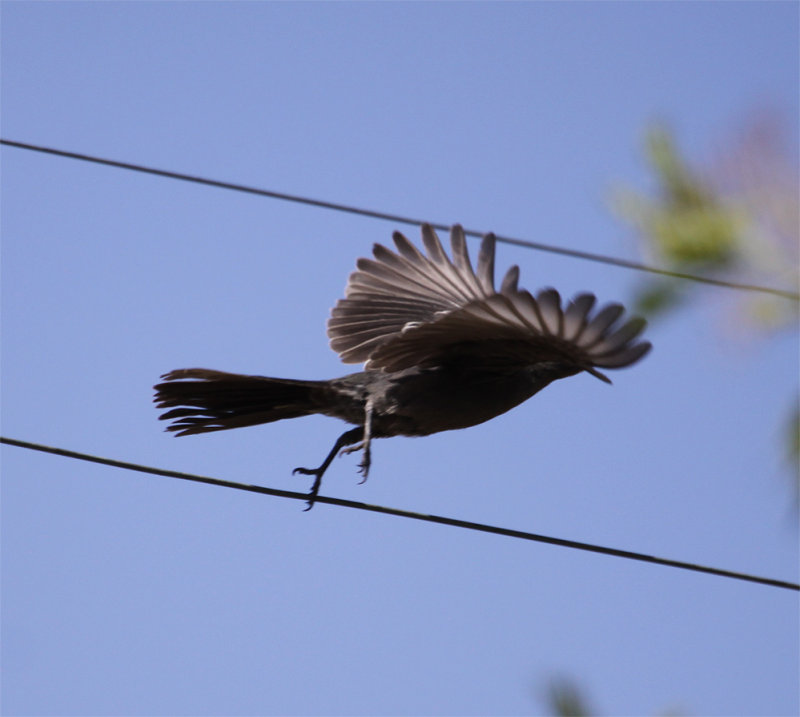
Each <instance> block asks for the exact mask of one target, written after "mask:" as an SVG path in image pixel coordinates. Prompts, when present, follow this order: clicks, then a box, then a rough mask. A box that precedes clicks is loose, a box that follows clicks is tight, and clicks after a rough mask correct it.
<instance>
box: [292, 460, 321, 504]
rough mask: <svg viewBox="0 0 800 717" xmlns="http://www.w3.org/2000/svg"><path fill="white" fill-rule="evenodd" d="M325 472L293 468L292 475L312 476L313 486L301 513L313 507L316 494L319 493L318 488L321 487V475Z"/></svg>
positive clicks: (317, 469)
mask: <svg viewBox="0 0 800 717" xmlns="http://www.w3.org/2000/svg"><path fill="white" fill-rule="evenodd" d="M324 472H325V471H324V470H323V469H320V468H295V469H294V470H293V471H292V475H293V476H295V475H298V474H300V475H304V476H314V485H312V486H311V490H310V491H309V493H308V505H307V506H306V507H305V508H303V512H306V511H309V510H311V509H312V508H313V507H314V502H315V501H316V499H317V494H318V493H319V487H320V485H322V474H323V473H324Z"/></svg>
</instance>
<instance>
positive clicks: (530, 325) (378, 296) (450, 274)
mask: <svg viewBox="0 0 800 717" xmlns="http://www.w3.org/2000/svg"><path fill="white" fill-rule="evenodd" d="M393 238H394V243H395V245H396V247H397V251H396V252H393V251H391V250H390V249H387V248H386V247H384V246H381V245H380V244H376V245H375V247H374V248H373V254H374V257H375V258H374V259H359V260H358V263H357V270H356V271H355V272H354V273H353V274H351V275H350V278H349V280H348V283H347V288H346V289H345V298H344V299H341V300H339V302H338V303H337V304H336V306H335V307H334V308H333V311H332V314H331V318H330V319H329V321H328V336H329V337H330V339H331V347H332V348H333V349H334V350H335V351H336V352H338V353H339V354H340V357H341V359H342V361H344V362H345V363H358V362H362V361H364V362H366V368H368V369H383V370H385V371H397V370H400V369H404V368H410V367H412V366H418V365H430V364H435V363H439V362H441V361H442V360H446V359H447V358H448V357H449V358H452V357H453V355H454V354H455V353H456V352H458V354H459V355H461V354H464V353H469V354H472V355H474V356H478V357H481V358H482V359H485V360H486V361H487V362H488V361H497V360H505V361H513V362H514V363H520V364H535V363H538V362H541V361H554V360H555V361H564V362H567V363H569V364H572V365H574V366H575V368H576V369H583V370H587V371H589V372H590V373H592V374H594V375H596V376H598V377H599V378H602V379H604V380H608V379H606V378H605V377H604V376H603V375H602V374H601V373H599V371H597V370H596V367H600V368H622V367H624V366H629V365H631V364H632V363H635V362H636V361H638V360H639V359H640V358H642V357H643V356H644V355H645V354H646V353H647V352H648V350H649V349H650V344H649V343H648V342H646V341H644V342H639V343H636V341H635V339H636V337H637V336H639V334H641V332H642V331H643V330H644V327H645V322H644V320H643V319H637V318H634V319H630V320H628V321H626V322H624V323H621V322H620V321H619V319H620V318H621V316H622V314H623V313H624V309H623V307H622V306H621V305H619V304H608V305H607V306H605V307H603V308H602V309H600V310H599V311H597V312H596V313H594V314H593V313H592V309H593V308H594V305H595V301H596V300H595V297H594V296H593V295H592V294H588V293H584V294H579V295H578V296H576V297H575V298H574V299H572V301H570V302H569V303H567V305H566V306H565V307H562V302H561V297H560V296H559V294H558V292H557V291H555V289H543V290H542V291H540V292H539V293H538V294H537V295H536V297H534V296H532V295H531V294H530V293H529V292H527V291H525V290H524V289H519V288H518V287H517V282H518V280H519V269H518V268H517V267H516V266H513V267H511V268H510V269H509V270H508V272H507V273H506V275H505V277H504V278H503V281H502V282H501V286H500V290H499V291H497V290H495V288H494V248H495V237H494V235H493V234H488V235H486V236H485V237H484V238H483V241H482V243H481V248H480V252H479V254H478V264H477V269H476V270H475V271H473V269H472V265H471V263H470V260H469V254H468V252H467V246H466V239H465V237H464V231H463V229H462V228H461V227H460V226H459V225H455V226H453V228H452V229H451V232H450V241H451V246H452V255H453V259H452V261H451V260H450V259H449V258H448V256H447V254H446V253H445V251H444V249H443V248H442V245H441V243H440V242H439V238H438V237H437V236H436V233H435V232H434V230H433V228H432V227H430V226H429V225H427V224H425V225H423V226H422V240H423V243H424V245H425V248H426V250H427V256H425V255H424V254H422V253H421V252H420V251H419V250H418V249H416V247H414V246H413V244H411V242H409V241H408V239H406V238H405V237H404V236H403V235H402V234H400V233H399V232H395V234H394V236H393Z"/></svg>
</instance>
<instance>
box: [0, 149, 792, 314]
mask: <svg viewBox="0 0 800 717" xmlns="http://www.w3.org/2000/svg"><path fill="white" fill-rule="evenodd" d="M0 144H4V145H7V146H9V147H16V148H18V149H27V150H30V151H33V152H43V153H44V154H51V155H55V156H57V157H66V158H69V159H77V160H80V161H83V162H93V163H95V164H102V165H105V166H108V167H116V168H118V169H128V170H131V171H134V172H142V173H144V174H153V175H155V176H158V177H166V178H168V179H179V180H181V181H184V182H194V183H195V184H203V185H206V186H209V187H217V188H219V189H230V190H233V191H236V192H245V193H247V194H255V195H258V196H262V197H270V198H271V199H280V200H283V201H287V202H297V203H299V204H305V205H308V206H313V207H319V208H321V209H332V210H334V211H339V212H347V213H350V214H358V215H360V216H365V217H372V218H373V219H386V220H388V221H391V222H395V223H397V224H410V225H414V226H419V225H420V224H423V223H424V222H425V221H426V220H423V219H413V218H411V217H407V216H401V215H399V214H391V213H389V212H380V211H376V210H372V209H364V208H362V207H355V206H351V205H348V204H338V203H336V202H328V201H324V200H322V199H312V198H310V197H303V196H299V195H296V194H286V193H284V192H275V191H272V190H269V189H260V188H258V187H251V186H248V185H245V184H234V183H232V182H223V181H220V180H217V179H208V178H206V177H198V176H195V175H191V174H183V173H181V172H172V171H169V170H165V169H156V168H154V167H147V166H144V165H141V164H131V163H129V162H119V161H117V160H113V159H104V158H102V157H95V156H93V155H89V154H80V153H78V152H68V151H66V150H62V149H54V148H52V147H43V146H41V145H36V144H28V143H26V142H16V141H13V140H9V139H0ZM428 223H429V224H430V225H431V226H433V227H434V228H436V229H439V230H441V231H447V230H448V229H449V228H450V226H449V225H448V224H444V223H442V222H428ZM464 233H465V234H467V235H468V236H473V237H482V236H483V235H484V234H485V232H481V231H478V230H476V229H465V230H464ZM497 241H499V242H504V243H506V244H512V245H514V246H521V247H525V248H527V249H536V250H538V251H545V252H549V253H551V254H560V255H562V256H569V257H573V258H575V259H586V260H587V261H594V262H599V263H601V264H608V265H610V266H616V267H620V268H623V269H633V270H635V271H644V272H648V273H650V274H659V275H661V276H668V277H671V278H673V279H685V280H687V281H695V282H698V283H701V284H710V285H712V286H721V287H724V288H727V289H739V290H741V291H754V292H759V293H762V294H771V295H773V296H780V297H782V298H784V299H791V300H793V301H800V294H799V293H797V292H795V291H790V290H788V289H778V288H775V287H770V286H760V285H758V284H745V283H741V282H736V281H726V280H724V279H714V278H712V277H708V276H700V275H698V274H688V273H686V272H681V271H671V270H669V269H659V268H658V267H655V266H650V265H649V264H643V263H641V262H637V261H628V260H627V259H620V258H617V257H612V256H605V255H603V254H595V253H593V252H587V251H579V250H577V249H568V248H565V247H559V246H554V245H552V244H542V243H541V242H534V241H530V240H528V239H516V238H514V237H506V236H501V235H497Z"/></svg>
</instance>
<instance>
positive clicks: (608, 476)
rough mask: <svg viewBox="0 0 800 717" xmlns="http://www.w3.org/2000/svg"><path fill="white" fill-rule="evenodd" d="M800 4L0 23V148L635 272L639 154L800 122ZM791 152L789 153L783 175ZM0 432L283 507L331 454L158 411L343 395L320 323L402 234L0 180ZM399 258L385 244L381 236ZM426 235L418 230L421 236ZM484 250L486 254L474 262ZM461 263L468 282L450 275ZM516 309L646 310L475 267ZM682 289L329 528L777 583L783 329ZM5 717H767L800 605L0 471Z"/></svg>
mask: <svg viewBox="0 0 800 717" xmlns="http://www.w3.org/2000/svg"><path fill="white" fill-rule="evenodd" d="M797 59H798V5H797V4H796V3H762V2H758V3H748V2H741V3H702V4H698V3H596V4H588V3H553V4H546V3H463V4H461V3H333V4H324V5H323V4H316V3H256V2H250V3H212V2H206V3H190V2H181V3H113V2H107V3H67V2H65V3H50V2H40V3H33V2H22V3H20V2H5V3H3V5H2V71H3V83H2V135H3V137H4V138H8V139H13V140H18V141H23V142H31V143H38V144H43V145H47V146H52V147H58V148H63V149H67V150H71V151H75V152H84V153H88V154H96V155H100V156H105V157H110V158H115V159H119V160H123V161H129V162H134V163H141V164H149V165H153V166H156V167H159V168H164V169H170V170H175V171H180V172H186V173H194V174H199V175H203V176H207V177H212V178H216V179H221V180H227V181H232V182H238V183H242V184H251V185H255V186H260V187H265V188H270V189H275V190H278V191H284V192H291V193H298V194H303V195H307V196H311V197H316V198H320V199H326V200H330V201H334V202H343V203H350V204H355V205H359V206H364V207H369V208H373V209H379V210H385V211H390V212H395V213H398V214H407V215H411V216H414V217H420V218H425V219H428V220H432V221H441V222H455V221H458V222H461V223H463V224H464V225H465V226H467V227H470V228H475V229H481V230H490V229H491V230H495V231H497V232H498V233H502V234H507V235H512V236H521V237H527V238H530V239H533V240H538V241H542V242H547V243H553V244H559V245H563V246H569V247H573V248H576V249H582V250H586V251H592V252H600V253H606V254H611V255H615V256H622V257H627V258H633V259H636V258H639V255H638V253H637V249H636V242H635V241H634V240H633V238H632V237H631V234H630V232H629V231H628V230H627V229H626V228H625V227H624V226H622V225H621V224H620V223H619V222H618V221H617V220H616V219H615V218H614V217H613V215H612V214H611V213H610V211H609V209H608V201H607V200H608V196H609V193H610V191H611V189H612V188H613V187H614V186H615V183H617V182H620V181H625V182H628V183H630V184H633V185H635V186H639V187H646V186H647V185H648V175H647V172H646V169H645V167H644V166H643V163H642V161H641V153H640V149H641V139H642V133H643V130H644V128H645V126H646V125H647V124H648V123H649V122H651V121H653V120H656V119H660V120H666V121H668V122H670V123H671V125H672V127H673V128H674V129H675V131H676V133H677V136H678V137H679V139H680V141H681V143H682V146H683V147H684V148H685V150H686V151H687V152H688V153H689V154H690V155H691V156H692V157H693V158H695V159H696V160H697V161H698V162H703V161H706V160H708V159H709V158H711V157H713V156H714V153H715V152H717V151H718V150H720V149H721V148H723V147H724V146H726V144H727V143H728V141H729V140H730V138H731V136H733V135H734V134H735V131H736V130H737V128H738V127H740V126H741V123H742V121H743V118H744V117H746V116H747V115H748V113H749V112H751V111H752V110H753V109H754V108H757V107H760V106H763V105H765V104H766V105H769V106H771V107H774V108H776V109H777V110H778V111H779V112H781V113H782V114H783V115H784V116H785V117H786V118H787V119H788V121H789V123H790V126H791V127H793V128H796V126H797V122H798V98H797V86H798V69H797ZM793 141H794V142H795V149H796V141H797V138H796V135H795V137H794V138H793ZM0 156H2V193H3V194H2V250H3V254H2V259H3V263H2V271H3V276H2V278H3V286H2V291H3V297H2V298H3V316H2V318H3V325H2V330H3V335H2V339H3V341H2V352H3V353H2V370H3V374H2V379H3V404H2V408H3V414H2V432H3V434H4V435H7V436H11V437H14V438H20V439H25V440H30V441H35V442H40V443H44V444H49V445H54V446H60V447H64V448H71V449H74V450H78V451H85V452H88V453H94V454H99V455H104V456H110V457H115V458H118V459H121V460H130V461H135V462H140V463H144V464H150V465H155V466H160V467H164V468H171V469H175V470H182V471H188V472H197V473H201V474H205V475H211V476H217V477H221V478H227V479H230V480H235V481H242V482H246V483H260V484H264V485H269V486H273V487H278V488H285V489H296V490H305V489H306V488H307V487H308V480H307V479H305V478H300V477H293V476H292V475H291V469H292V468H294V467H295V466H298V465H314V464H315V462H316V461H318V460H320V459H321V457H322V456H323V455H324V454H325V453H326V452H327V451H328V449H329V447H330V445H331V443H332V441H333V440H334V439H335V437H336V436H337V435H338V434H339V433H340V432H341V430H342V428H343V426H342V425H341V424H338V423H337V422H336V421H334V420H333V419H325V418H321V417H314V418H307V419H302V420H297V421H288V422H283V423H279V424H273V425H270V426H261V427H255V428H249V429H242V430H237V431H233V432H227V433H226V432H221V433H218V434H214V435H209V436H197V437H189V438H182V439H175V438H173V437H171V436H169V435H167V434H166V433H164V432H163V431H162V429H163V424H160V423H159V422H158V421H157V420H156V415H157V413H156V411H155V409H154V408H153V407H152V405H151V393H152V392H151V386H152V384H153V383H154V382H155V380H156V379H157V378H158V376H159V374H161V373H163V372H165V371H167V370H170V369H173V368H180V367H189V366H206V367H210V368H219V369H224V370H230V371H240V372H245V373H259V374H265V375H273V376H286V377H298V378H326V377H331V376H335V375H340V374H343V373H346V372H347V371H348V370H349V369H347V368H346V367H344V366H342V365H341V364H340V363H339V361H338V358H337V356H336V355H335V354H334V353H333V352H332V351H330V350H329V349H328V347H327V339H326V337H325V320H326V318H327V315H328V311H329V309H330V307H331V306H332V305H333V303H334V302H335V301H336V299H337V298H339V296H340V295H341V293H342V289H343V287H344V284H345V280H346V278H347V275H348V273H349V272H350V271H352V269H353V267H354V265H355V260H356V258H357V257H358V256H363V255H365V254H367V253H368V252H369V251H370V247H371V245H372V243H373V242H375V241H388V240H389V238H390V235H391V231H392V230H393V229H395V228H397V227H396V226H394V225H393V224H391V223H390V222H386V221H380V220H375V219H366V218H360V217H355V216H349V215H345V214H340V213H336V212H331V211H325V210H321V209H313V208H309V207H304V206H301V205H296V204H290V203H285V202H280V201H274V200H268V199H263V198H259V197H255V196H248V195H245V194H240V193H235V192H230V191H223V190H219V189H212V188H208V187H200V186H196V185H191V184H187V183H182V182H178V181H174V180H168V179H162V178H156V177H152V176H145V175H139V174H134V173H131V172H126V171H122V170H118V169H112V168H106V167H100V166H97V165H90V164H86V163H81V162H76V161H73V160H67V159H60V158H55V157H49V156H45V155H40V154H35V153H32V152H26V151H23V150H19V149H12V148H8V147H3V148H2V153H1V155H0ZM404 231H405V230H404ZM407 233H408V234H409V236H412V237H414V238H415V239H416V238H417V231H416V230H414V229H408V230H407ZM471 246H472V247H475V244H474V243H473V244H471ZM473 250H474V249H473ZM511 263H519V264H520V265H521V269H522V281H521V283H522V285H524V286H526V287H528V288H530V289H537V288H539V287H540V286H544V285H553V286H556V287H557V288H558V289H559V290H561V291H562V293H564V294H567V295H569V294H571V293H573V292H576V291H579V290H589V291H593V292H595V293H597V294H598V296H599V297H601V298H602V299H603V300H623V301H624V300H626V299H630V297H631V295H632V294H633V290H634V288H635V286H636V283H637V281H639V280H640V278H641V277H639V276H638V275H636V274H635V273H633V272H630V271H625V270H621V269H614V268H611V267H608V266H603V265H599V264H593V263H590V262H586V261H578V260H574V259H568V258H563V257H555V256H552V255H547V254H542V253H539V252H534V251H528V250H523V249H519V248H514V247H509V246H505V245H502V246H500V247H499V250H498V270H502V269H504V268H505V267H506V266H508V265H509V264H511ZM736 298H737V297H735V295H733V293H732V292H729V291H725V290H720V289H712V288H707V289H700V290H697V291H695V292H693V293H692V299H693V301H692V302H691V303H690V304H689V305H688V306H687V307H686V308H685V309H683V310H682V311H680V312H677V313H675V314H673V315H672V316H670V318H669V319H668V320H666V321H664V322H662V323H659V324H656V325H654V326H652V327H651V328H650V330H649V332H648V338H649V339H650V340H652V341H653V343H654V346H655V348H654V351H653V352H652V354H651V355H650V356H649V357H648V358H647V359H646V360H645V361H643V362H642V363H641V364H640V365H638V366H636V367H635V368H633V369H630V370H627V371H621V372H617V373H615V374H614V375H613V376H612V378H613V379H614V386H613V387H609V386H606V385H603V384H601V383H600V382H599V381H596V380H595V379H593V378H592V377H590V376H588V375H583V376H578V377H575V378H572V379H569V380H566V381H562V382H559V383H557V384H555V385H553V386H551V387H549V388H548V389H547V390H545V391H544V392H543V393H541V394H540V395H538V396H537V397H535V398H534V399H533V400H531V401H530V402H528V403H526V404H524V405H523V406H521V407H519V408H517V409H515V410H514V411H512V412H510V413H508V414H506V415H504V416H502V417H501V418H499V419H497V420H495V421H492V422H490V423H488V424H485V425H482V426H479V427H475V428H472V429H469V430H466V431H460V432H454V433H445V434H440V435H437V436H432V437H429V438H424V439H406V438H396V439H393V440H387V441H381V442H379V443H377V444H376V445H375V447H374V452H373V459H374V463H373V470H372V475H371V477H370V480H369V481H368V482H367V483H366V484H364V485H358V484H357V482H358V476H357V473H356V466H357V462H358V458H357V457H354V456H349V457H344V458H341V459H338V460H337V461H336V463H335V464H334V465H333V467H332V468H331V470H330V471H329V473H328V476H327V477H326V482H325V484H324V486H323V493H325V494H329V495H336V496H340V497H347V498H352V499H355V500H362V501H366V502H370V503H378V504H385V505H390V506H394V507H399V508H407V509H410V510H417V511H421V512H430V513H438V514H443V515H450V516H455V517H459V518H463V519H467V520H474V521H482V522H488V523H492V524H497V525H502V526H506V527H510V528H516V529H520V530H530V531H534V532H537V533H543V534H548V535H554V536H557V537H562V538H570V539H574V540H581V541H586V542H593V543H599V544H603V545H610V546H613V547H617V548H622V549H629V550H635V551H641V552H645V553H650V554H655V555H659V556H665V557H671V558H675V559H679V560H687V561H691V562H699V563H705V564H710V565H715V566H718V567H722V568H728V569H731V570H739V571H744V572H752V573H757V574H762V575H767V576H771V577H777V578H782V579H786V580H794V581H796V580H797V579H798V547H797V520H796V518H795V517H793V512H792V509H791V493H790V490H789V488H788V486H789V481H788V478H787V475H786V470H785V467H784V466H783V465H782V463H781V457H780V447H781V445H782V444H781V436H780V430H781V428H782V419H783V418H784V416H785V414H786V413H787V412H788V410H789V409H790V407H791V405H792V401H793V400H794V398H793V397H794V396H795V395H796V391H797V358H798V341H797V334H796V332H792V333H786V334H783V335H780V336H776V337H773V338H771V339H769V340H765V341H746V340H741V339H740V338H736V337H732V336H731V332H730V331H728V324H729V322H730V317H731V316H732V315H735V314H732V311H733V307H734V306H735V302H736ZM2 458H3V464H2V469H3V475H2V479H3V483H2V491H3V492H2V531H3V533H2V570H3V573H2V590H3V592H2V650H3V652H2V658H3V659H2V700H3V704H2V706H3V710H4V713H6V714H9V715H11V714H15V715H17V714H18V715H22V714H25V715H44V714H48V715H88V714H104V715H115V714H128V715H167V714H170V715H209V714H228V715H239V714H242V715H244V714H248V715H268V714H269V715H271V714H287V715H301V714H332V715H376V714H386V715H389V714H392V715H397V714H413V715H423V714H424V715H439V714H442V715H443V714H464V715H468V714H473V715H478V714H492V715H518V714H534V713H544V712H546V709H547V707H546V702H545V700H544V697H543V695H544V690H545V686H546V685H547V683H548V680H550V679H551V678H552V677H553V676H556V675H566V676H569V677H572V678H574V679H575V680H576V681H577V682H578V683H579V684H580V685H581V686H582V687H584V688H585V689H586V691H587V694H588V696H589V697H590V699H591V701H592V703H593V704H594V705H596V708H597V709H598V710H599V711H600V712H602V713H603V714H615V715H616V714H620V715H621V714H625V715H629V714H655V713H656V712H662V713H663V712H664V711H665V710H668V709H678V710H681V711H682V712H684V713H687V714H694V715H732V714H737V715H767V714H769V715H784V714H785V715H788V714H797V711H798V708H799V705H798V688H797V675H798V599H797V593H792V592H790V591H787V590H779V589H776V588H770V587H764V586H759V585H752V584H746V583H740V582H735V581H732V580H726V579H723V578H718V577H711V576H707V575H699V574H693V573H687V572H682V571H678V570H674V569H670V568H665V567H658V566H652V565H645V564H640V563H633V562H628V561H624V560H620V559H617V558H611V557H605V556H600V555H594V554H589V553H581V552H577V551H573V550H567V549H564V548H559V547H553V546H547V545H540V544H534V543H527V542H522V541H519V540H513V539H510V538H501V537H497V536H491V535H485V534H479V533H473V532H468V531H464V530H458V529H454V528H447V527H443V526H437V525H429V524H421V523H416V522H412V521H409V520H402V519H397V518H390V517H385V516H380V515H373V514H369V513H364V512H360V511H354V510H347V509H343V508H337V507H331V506H325V505H318V506H317V507H316V508H315V509H314V510H313V511H311V512H310V513H303V512H302V504H300V503H298V502H296V501H291V500H284V499H278V498H269V497H263V496H258V495H253V494H247V493H242V492H238V491H233V490H225V489H221V488H215V487H210V486H202V485H197V484H192V483H184V482H180V481H176V480H170V479H166V478H157V477H154V476H144V475H141V474H135V473H131V472H126V471H122V470H117V469H112V468H107V467H102V466H97V465H92V464H87V463H82V462H78V461H72V460H67V459H64V458H59V457H55V456H48V455H43V454H37V453H33V452H30V451H25V450H21V449H19V448H10V447H4V448H3V451H2Z"/></svg>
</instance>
